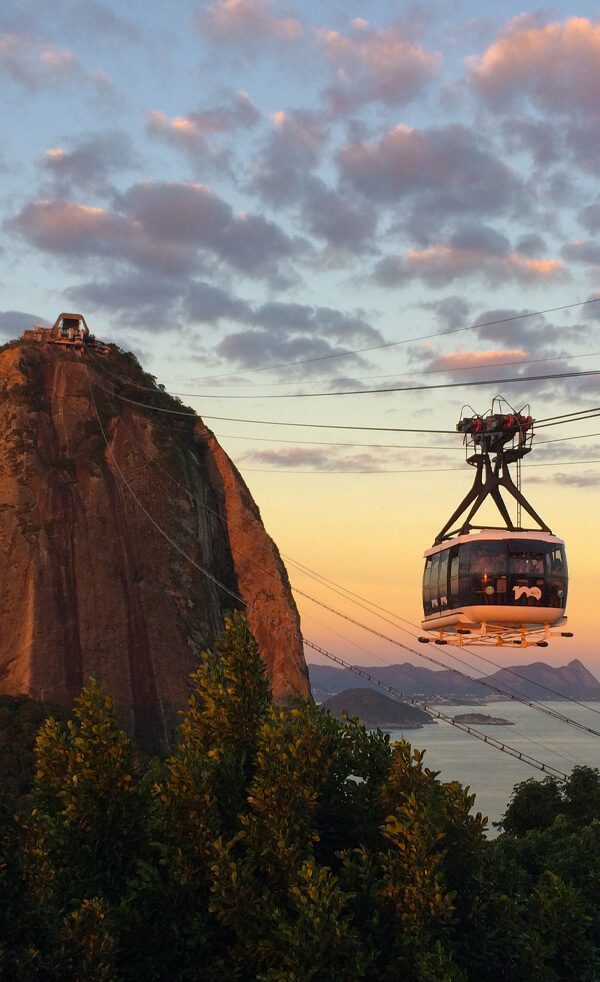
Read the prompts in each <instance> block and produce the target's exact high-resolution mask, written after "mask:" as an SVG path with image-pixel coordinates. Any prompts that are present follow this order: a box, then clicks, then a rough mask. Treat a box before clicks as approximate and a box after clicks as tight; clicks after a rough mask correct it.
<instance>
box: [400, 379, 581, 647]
mask: <svg viewBox="0 0 600 982" xmlns="http://www.w3.org/2000/svg"><path fill="white" fill-rule="evenodd" d="M502 403H505V400H503V399H500V398H499V397H498V398H497V399H494V401H493V403H492V409H491V411H489V412H488V413H486V414H485V415H483V416H479V415H477V414H473V415H472V416H470V417H469V416H464V415H463V414H462V413H461V419H460V422H459V423H458V425H457V430H458V431H459V432H460V433H464V435H465V436H464V440H465V446H466V448H467V463H468V464H470V465H471V466H472V467H474V468H475V478H474V481H473V485H472V487H471V489H470V490H469V492H468V493H467V494H466V495H465V497H464V498H463V500H462V501H461V503H460V504H459V505H458V507H457V508H456V509H455V511H454V512H453V513H452V515H451V516H450V518H449V519H448V521H447V522H446V524H445V525H444V527H443V528H442V529H441V531H440V532H439V534H438V535H437V536H436V539H435V542H434V544H433V546H432V547H431V549H428V550H427V552H426V553H425V572H424V577H423V611H424V618H423V620H422V621H421V626H422V627H423V629H424V630H426V631H429V632H430V634H431V635H435V637H421V638H419V641H421V642H423V643H429V642H430V641H434V643H435V644H442V645H443V644H452V645H465V644H469V645H472V644H480V645H481V644H483V645H510V646H513V647H519V648H526V647H529V646H531V645H537V646H538V647H547V645H548V639H549V638H550V637H553V636H557V635H560V636H562V637H572V634H571V633H570V632H566V631H557V630H555V628H557V627H559V626H562V625H564V624H565V623H566V617H565V609H566V600H567V586H568V576H567V560H566V554H565V548H564V542H563V541H562V539H559V538H557V536H555V535H553V533H552V531H551V530H550V528H549V527H548V526H547V525H546V523H545V522H544V521H543V520H542V519H541V518H540V516H539V515H538V514H537V512H536V511H535V510H534V509H533V508H532V506H531V505H530V504H529V502H528V501H527V499H526V498H525V496H524V495H523V493H522V492H521V488H520V465H521V460H522V459H523V457H524V456H525V455H526V454H528V453H529V452H530V451H531V443H532V439H533V419H532V417H531V416H530V415H528V414H527V415H525V412H526V409H527V408H528V407H524V408H523V409H522V410H521V411H520V412H518V413H517V412H514V411H513V410H511V412H510V413H502V412H500V411H499V409H500V408H501V404H502ZM505 404H506V405H508V404H507V403H505ZM509 408H510V407H509ZM495 409H497V411H495ZM511 465H516V477H517V481H516V483H515V481H514V480H513V477H512V474H511V472H510V466H511ZM502 492H504V493H505V495H507V496H508V497H509V498H512V502H513V506H514V505H515V504H516V520H515V521H513V519H512V517H511V514H510V512H509V509H508V507H507V503H506V501H505V500H504V498H503V495H502ZM488 500H491V501H492V502H493V503H494V504H495V505H496V508H497V510H498V512H499V513H500V517H501V519H502V521H503V523H504V524H503V525H501V526H489V525H476V524H474V520H475V518H476V516H477V513H478V511H479V509H480V508H481V506H482V505H483V504H484V502H485V501H488ZM522 512H526V514H527V515H528V516H529V518H531V519H533V521H534V522H535V523H536V525H535V527H534V528H524V527H523V525H522V524H521V514H522Z"/></svg>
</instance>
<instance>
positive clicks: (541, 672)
mask: <svg viewBox="0 0 600 982" xmlns="http://www.w3.org/2000/svg"><path fill="white" fill-rule="evenodd" d="M357 667H361V668H362V670H363V671H365V672H368V673H369V674H370V675H371V676H373V677H374V678H377V679H379V681H380V682H382V683H383V684H384V685H391V686H393V687H394V689H398V690H399V691H400V692H403V693H405V694H406V695H410V696H426V697H427V698H429V699H431V698H435V699H440V700H444V701H448V702H457V703H460V702H461V701H466V702H467V703H471V702H484V701H485V700H489V699H492V698H493V699H500V698H502V696H501V695H500V694H499V693H496V692H494V691H493V690H492V689H490V688H488V687H487V686H486V685H482V684H481V682H479V681H470V680H469V679H465V678H463V677H462V676H460V675H456V674H455V673H454V672H451V671H447V670H442V671H432V669H430V668H420V667H419V666H418V665H411V664H410V663H409V662H404V664H402V665H387V666H385V667H381V668H380V667H379V666H374V665H368V666H357ZM308 668H309V672H310V681H311V686H312V691H313V695H314V697H315V699H316V701H317V702H323V701H324V700H326V699H329V698H330V696H333V695H335V694H336V693H338V692H342V691H343V690H344V689H351V688H353V687H354V688H356V686H357V684H360V685H361V686H363V687H367V688H371V689H374V688H378V687H377V686H376V684H375V683H369V682H367V681H366V680H363V679H360V682H359V681H358V678H359V677H357V676H356V675H355V674H354V673H353V672H351V671H350V670H349V669H342V668H332V667H330V666H329V665H309V666H308ZM481 681H482V682H486V683H489V684H490V685H493V686H497V687H498V688H501V689H504V690H507V691H509V692H510V693H514V694H516V695H519V696H521V697H524V698H527V699H536V700H543V701H552V700H559V699H579V700H583V701H587V702H594V701H600V682H599V681H598V679H597V678H595V676H594V675H592V673H591V672H590V671H589V670H588V669H587V668H586V667H585V665H583V664H582V663H581V662H580V661H579V659H577V658H575V659H574V660H573V661H571V662H569V664H568V665H563V666H561V667H560V668H553V667H552V666H551V665H546V664H545V662H532V663H531V664H529V665H512V666H511V667H510V668H501V669H500V670H499V671H497V672H494V674H493V675H487V676H482V679H481Z"/></svg>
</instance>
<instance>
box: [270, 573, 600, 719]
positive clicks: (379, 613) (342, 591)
mask: <svg viewBox="0 0 600 982" xmlns="http://www.w3.org/2000/svg"><path fill="white" fill-rule="evenodd" d="M281 557H282V559H284V560H285V561H286V563H289V564H290V565H291V566H294V567H295V568H296V569H298V570H299V571H300V572H302V573H304V574H305V575H306V576H309V577H310V578H311V579H314V580H316V581H317V583H319V584H321V585H322V586H325V587H326V588H327V589H329V590H332V591H333V592H334V593H337V594H338V595H339V596H340V597H343V598H344V599H345V600H349V601H350V602H351V603H354V604H356V605H357V606H358V607H362V608H363V609H364V610H366V611H367V613H370V614H373V615H374V616H375V617H379V618H380V619H381V620H383V621H385V622H386V623H388V624H391V625H392V626H393V627H396V628H397V629H399V630H401V631H404V632H405V633H406V634H408V635H409V636H410V637H413V638H416V637H418V635H415V634H413V633H412V631H409V630H408V629H407V628H405V627H402V625H400V624H398V623H397V621H403V622H404V623H405V624H408V625H409V627H412V628H415V629H416V630H419V625H418V624H415V623H414V622H413V621H410V620H408V619H407V618H406V617H401V616H400V615H399V614H395V613H394V612H393V611H390V610H387V609H386V608H385V607H381V606H380V605H379V604H376V603H374V602H373V601H371V600H367V599H366V598H365V597H362V596H361V595H360V594H358V593H354V592H353V591H352V590H348V589H347V587H343V586H341V584H339V583H336V582H335V581H334V580H330V579H328V578H327V577H326V576H323V575H322V574H321V573H317V572H315V571H314V570H311V569H310V567H308V566H305V565H304V564H303V563H299V562H298V561H297V560H295V559H292V558H291V557H290V556H286V555H285V553H281ZM386 615H387V616H386ZM392 618H393V620H392ZM461 651H465V652H466V653H467V654H469V655H471V656H472V657H475V658H478V659H479V660H480V661H482V662H484V663H485V664H486V665H491V666H493V667H494V668H498V669H501V670H502V671H504V672H507V673H508V674H510V675H513V676H515V678H517V679H520V680H521V681H522V682H527V684H528V685H534V686H535V687H536V688H538V689H543V690H544V691H545V692H548V693H550V695H553V696H558V697H559V698H560V699H564V700H566V701H567V702H570V703H573V704H574V705H576V706H580V707H581V708H582V709H585V710H587V711H589V712H592V713H595V714H596V715H600V710H598V709H594V708H593V707H592V706H587V705H586V704H585V703H583V702H580V701H579V700H578V699H573V698H572V697H571V696H568V695H565V694H564V693H562V692H559V691H558V690H557V689H553V688H552V687H551V686H548V685H544V684H543V683H542V682H537V681H535V680H534V679H529V678H527V676H526V675H520V674H519V672H516V671H515V670H514V669H513V668H510V667H509V666H506V665H502V664H500V662H496V661H494V660H493V658H487V657H486V656H485V655H482V654H480V653H479V652H478V651H474V650H473V649H472V648H471V647H469V646H468V645H466V644H465V645H462V646H461ZM451 657H452V658H453V659H454V660H455V661H458V662H459V663H461V664H465V665H466V666H467V667H469V668H472V669H473V670H474V671H482V669H480V668H477V667H476V666H475V665H470V664H469V663H468V662H463V661H462V659H460V658H459V657H458V656H457V655H456V654H454V652H452V653H451ZM390 667H391V666H390ZM474 681H477V682H479V681H480V680H479V679H475V680H474ZM513 691H514V690H513ZM516 695H519V693H516ZM593 732H594V734H596V731H595V730H594V731H593ZM596 735H599V736H600V733H598V734H596Z"/></svg>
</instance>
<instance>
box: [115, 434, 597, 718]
mask: <svg viewBox="0 0 600 982" xmlns="http://www.w3.org/2000/svg"><path fill="white" fill-rule="evenodd" d="M120 425H122V426H123V427H124V428H125V430H126V431H127V433H128V434H129V437H130V440H131V441H132V442H134V443H135V444H136V445H137V446H138V447H140V449H141V451H142V454H143V455H144V456H146V453H145V451H144V449H143V447H141V444H140V443H139V441H138V440H136V438H135V437H134V436H133V434H132V433H131V431H130V430H129V428H128V427H127V426H126V425H125V424H123V423H122V422H121V424H120ZM154 466H155V467H157V469H158V470H159V471H160V472H161V473H163V474H165V476H166V477H167V478H168V479H169V480H170V481H172V482H173V483H174V484H175V485H177V487H179V488H181V490H183V491H184V493H185V494H186V495H188V497H191V495H190V494H189V491H188V490H187V488H185V487H184V485H183V484H181V483H180V482H179V481H178V480H177V479H176V478H174V477H173V476H172V475H171V474H169V472H168V471H166V470H165V469H164V468H162V467H160V465H157V464H156V463H154ZM194 500H195V499H194ZM199 503H200V505H201V506H202V507H203V508H204V510H205V511H206V512H208V513H209V514H212V515H213V516H214V517H216V518H217V519H218V520H219V521H222V517H221V515H219V513H218V512H216V511H215V510H214V509H212V508H210V506H208V505H206V504H205V503H204V502H199ZM236 527H238V528H240V530H241V531H243V529H242V528H241V527H240V526H236ZM291 562H292V564H293V565H301V564H297V563H296V562H295V561H294V560H291ZM253 565H254V566H256V567H257V569H259V570H260V571H261V572H262V573H265V574H266V575H271V574H269V572H268V571H267V570H264V569H262V567H259V566H258V564H257V563H255V562H253ZM304 569H305V570H307V567H304ZM309 575H313V577H314V578H315V579H317V580H318V579H319V577H318V574H313V573H312V571H309ZM322 579H326V578H322ZM329 582H331V581H329ZM337 587H338V585H337V584H336V585H334V586H333V587H330V588H331V589H334V592H336V593H338V594H339V595H340V596H344V597H345V599H350V598H349V597H348V596H345V594H344V593H343V592H342V590H343V588H341V589H338V588H337ZM295 589H296V592H298V593H302V591H300V590H299V589H297V588H295ZM348 592H350V591H348ZM304 596H305V597H306V598H307V599H308V600H310V601H312V602H313V603H315V604H320V603H321V602H320V601H318V600H316V599H315V598H314V597H312V596H310V595H309V594H304ZM355 596H357V595H355ZM363 599H364V598H359V599H358V601H353V602H355V603H357V605H358V606H360V607H362V608H363V609H364V610H367V611H368V612H369V613H373V611H372V610H369V608H368V607H367V606H366V604H365V603H363V602H360V601H362V600H363ZM351 602H352V601H351ZM321 606H324V607H325V609H327V610H333V608H329V607H327V606H326V605H324V604H321ZM373 606H377V605H373ZM379 609H380V610H383V608H379ZM333 612H334V613H336V614H337V615H338V616H342V617H343V616H345V615H342V614H340V612H339V611H336V610H333ZM385 613H390V612H389V611H385ZM375 616H379V617H380V618H381V619H382V620H384V621H386V622H387V623H389V624H391V625H392V626H393V627H396V628H399V629H400V630H403V631H405V632H406V633H407V634H409V635H410V636H411V637H416V635H414V634H413V633H412V632H410V631H408V630H407V629H406V628H402V627H400V625H398V624H396V623H395V622H393V621H391V620H390V619H389V618H388V617H384V616H382V615H381V614H376V615H375ZM392 616H393V617H394V616H396V615H393V614H392ZM346 619H348V618H346ZM398 619H399V620H404V621H405V622H406V623H407V624H409V625H410V626H411V627H418V625H415V624H414V623H413V622H411V621H408V620H406V618H398ZM352 623H355V624H357V625H358V626H360V627H362V628H363V629H364V630H367V631H371V628H369V627H367V626H366V625H364V624H362V623H361V622H358V621H352ZM380 636H381V637H383V638H385V639H386V640H389V641H391V642H392V643H393V644H399V645H401V642H396V641H394V640H393V639H391V638H387V636H385V635H380ZM401 646H402V645H401ZM402 647H406V646H402ZM407 650H410V651H412V652H413V653H414V654H416V655H417V656H418V657H420V658H423V659H425V660H428V661H433V659H432V658H431V656H427V655H425V654H424V653H423V652H420V651H418V650H414V649H408V648H407ZM469 653H470V654H474V655H475V657H478V658H480V660H481V661H484V662H489V664H492V665H494V666H495V667H497V668H501V667H502V666H500V665H498V664H497V663H496V662H493V661H492V659H486V658H485V657H484V656H482V655H478V654H477V653H476V652H471V651H470V649H469ZM452 657H453V658H454V660H455V661H458V662H460V663H461V664H463V665H465V666H466V667H467V668H472V669H474V670H476V671H481V669H476V668H475V666H474V665H470V664H469V663H468V662H465V661H464V660H462V659H460V658H459V657H458V656H457V655H454V654H453V655H452ZM434 663H435V664H437V665H439V666H440V667H442V668H447V669H448V670H449V671H456V672H457V673H458V674H461V675H464V673H461V672H458V670H455V669H453V668H452V667H451V666H448V665H446V664H445V663H443V662H439V661H435V662H434ZM508 671H510V669H508ZM512 674H514V675H516V676H517V677H518V678H521V679H524V677H523V676H520V675H518V673H515V672H513V673H512ZM465 677H466V678H468V679H469V680H470V681H474V682H478V683H479V684H481V685H484V686H487V687H489V688H493V689H494V691H496V692H499V693H501V694H504V695H506V696H508V697H509V698H513V699H515V700H516V701H518V702H521V703H523V704H524V705H528V706H532V705H533V704H532V703H531V702H529V701H528V700H526V699H525V698H524V697H521V696H520V695H519V694H518V693H515V692H514V690H511V689H510V687H507V688H505V689H499V688H498V687H497V686H496V687H495V686H493V684H489V685H488V683H486V682H485V681H483V680H481V679H478V678H473V677H472V676H467V675H465ZM524 680H525V679H524ZM525 681H526V680H525ZM539 687H540V688H543V689H546V690H547V691H548V692H551V693H552V694H553V695H560V693H558V692H556V691H555V690H553V689H550V688H549V687H547V686H543V685H541V686H539ZM569 701H572V702H574V703H576V704H577V705H580V706H582V705H583V704H582V703H578V702H577V700H569ZM585 708H588V707H585ZM544 709H545V710H547V707H544ZM592 711H593V712H595V710H592ZM547 712H550V713H552V712H553V713H554V715H555V716H556V718H560V719H561V720H562V721H563V722H566V723H568V724H571V725H574V726H576V727H577V728H579V729H582V728H584V729H586V730H587V731H588V732H589V733H591V734H593V735H597V736H600V733H598V732H597V731H595V730H593V729H592V728H590V727H585V726H584V724H579V723H578V722H577V721H575V720H571V719H570V718H569V717H567V716H566V715H565V714H563V713H558V711H556V710H555V711H551V710H547Z"/></svg>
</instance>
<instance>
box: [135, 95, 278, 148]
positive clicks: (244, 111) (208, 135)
mask: <svg viewBox="0 0 600 982" xmlns="http://www.w3.org/2000/svg"><path fill="white" fill-rule="evenodd" d="M260 118H261V116H260V113H259V112H258V110H257V109H256V108H255V106H254V105H253V104H252V101H251V100H250V97H249V96H248V95H247V93H246V92H240V93H238V95H237V96H236V97H235V98H234V99H232V100H231V102H229V103H227V104H225V105H222V106H215V107H213V108H211V109H204V110H202V111H199V112H192V113H188V114H187V115H186V116H173V117H169V116H168V115H167V113H164V112H162V111H160V110H158V109H153V110H152V111H151V112H150V114H149V116H148V122H147V124H146V131H147V132H148V133H149V134H150V135H151V136H155V137H158V138H159V139H161V140H163V141H164V142H165V143H168V144H169V145H171V146H173V147H175V148H176V149H178V150H183V151H185V152H186V153H188V154H191V155H192V157H195V158H197V157H202V158H204V159H205V160H212V161H213V162H215V163H217V164H226V163H227V160H228V157H227V154H226V152H225V151H223V150H222V149H221V148H219V147H217V146H216V145H215V144H214V140H215V138H218V137H222V136H224V135H226V134H228V133H232V132H236V131H238V130H240V129H249V128H250V127H252V126H255V125H256V124H257V123H258V122H259V121H260Z"/></svg>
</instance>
